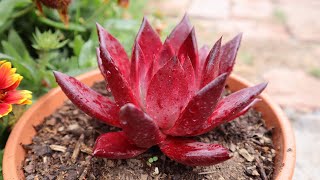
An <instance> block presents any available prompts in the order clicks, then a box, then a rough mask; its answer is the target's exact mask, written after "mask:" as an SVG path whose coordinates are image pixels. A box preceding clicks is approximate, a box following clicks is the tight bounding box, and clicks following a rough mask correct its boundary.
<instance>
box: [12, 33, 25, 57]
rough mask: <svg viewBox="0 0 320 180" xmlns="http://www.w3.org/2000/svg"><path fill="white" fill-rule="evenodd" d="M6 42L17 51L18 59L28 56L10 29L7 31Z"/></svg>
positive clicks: (17, 37)
mask: <svg viewBox="0 0 320 180" xmlns="http://www.w3.org/2000/svg"><path fill="white" fill-rule="evenodd" d="M8 42H9V43H10V44H11V46H13V47H14V48H15V49H16V50H17V51H16V52H17V53H19V55H20V57H22V58H24V57H26V56H29V53H28V51H27V48H26V46H25V45H24V43H23V41H22V39H21V38H20V36H19V35H18V33H17V32H16V31H15V30H14V29H10V31H9V37H8Z"/></svg>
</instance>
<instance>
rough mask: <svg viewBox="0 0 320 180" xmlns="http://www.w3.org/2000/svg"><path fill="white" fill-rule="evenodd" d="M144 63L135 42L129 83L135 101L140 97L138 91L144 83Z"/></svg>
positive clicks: (139, 48)
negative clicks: (135, 98)
mask: <svg viewBox="0 0 320 180" xmlns="http://www.w3.org/2000/svg"><path fill="white" fill-rule="evenodd" d="M144 63H145V56H144V55H143V52H142V50H141V47H140V45H139V44H138V42H135V44H134V46H133V50H132V57H131V68H130V83H131V87H132V89H133V91H134V93H135V95H136V97H137V99H139V97H140V91H141V88H142V87H141V85H140V84H141V82H142V81H144V73H145V71H146V69H144V68H145V67H144V65H143V64H144Z"/></svg>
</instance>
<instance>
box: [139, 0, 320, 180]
mask: <svg viewBox="0 0 320 180" xmlns="http://www.w3.org/2000/svg"><path fill="white" fill-rule="evenodd" d="M319 9H320V2H319V1H318V0H308V1H299V0H258V1H251V0H163V1H156V0H149V2H148V5H147V6H146V10H145V11H146V13H147V14H149V15H151V14H152V15H153V16H157V17H163V18H162V20H161V21H155V22H153V23H154V24H155V25H156V26H158V27H159V28H160V29H163V30H164V31H165V30H166V29H170V28H172V25H173V24H176V23H177V22H178V21H179V20H180V19H181V17H182V16H183V15H184V13H185V12H187V13H188V14H189V16H190V18H191V21H192V22H193V24H194V25H195V28H196V33H197V38H198V42H199V44H200V46H202V45H203V44H207V45H213V44H214V42H215V41H216V40H217V39H218V38H219V37H220V36H221V35H223V39H224V40H225V41H226V40H229V39H230V38H232V37H233V36H235V35H236V34H237V33H239V32H243V40H242V46H241V48H240V51H239V54H238V59H237V63H236V66H235V70H234V72H235V73H236V74H239V75H241V76H243V77H245V78H246V79H248V80H250V81H251V82H254V83H258V82H261V81H268V82H269V85H268V88H267V90H266V91H267V92H268V93H269V95H270V96H271V97H272V98H274V99H275V100H276V101H277V102H278V103H279V104H280V105H281V107H282V108H283V109H284V110H285V112H286V113H287V115H288V117H289V118H290V120H291V122H292V123H293V128H294V130H295V136H296V141H297V163H296V169H295V174H294V179H307V180H308V179H317V177H319V175H320V173H319V171H318V170H317V168H318V167H320V158H319V155H318V151H319V150H320V141H319V138H320V132H319V131H318V129H319V128H320V103H319V102H320V93H319V90H320V60H319V58H320V34H319V32H320V21H319V20H318V19H317V17H319V16H320V11H319Z"/></svg>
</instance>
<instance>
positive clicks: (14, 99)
mask: <svg viewBox="0 0 320 180" xmlns="http://www.w3.org/2000/svg"><path fill="white" fill-rule="evenodd" d="M31 99H32V92H31V91H28V90H13V91H8V92H7V94H6V95H5V97H4V98H3V99H2V102H4V103H7V104H30V103H31V102H30V101H31Z"/></svg>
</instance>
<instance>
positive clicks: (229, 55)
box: [219, 33, 242, 74]
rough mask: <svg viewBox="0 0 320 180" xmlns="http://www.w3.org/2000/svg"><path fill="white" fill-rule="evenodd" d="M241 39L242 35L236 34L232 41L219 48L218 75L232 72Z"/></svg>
mask: <svg viewBox="0 0 320 180" xmlns="http://www.w3.org/2000/svg"><path fill="white" fill-rule="evenodd" d="M241 38H242V33H241V34H238V35H237V36H236V37H234V38H233V39H232V40H230V41H229V42H227V43H226V44H225V45H223V46H222V47H221V51H220V64H219V74H222V73H230V72H231V71H232V68H233V65H234V62H235V60H236V56H237V53H238V49H239V47H240V42H241Z"/></svg>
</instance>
